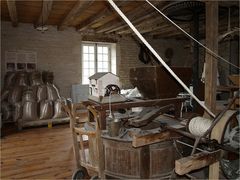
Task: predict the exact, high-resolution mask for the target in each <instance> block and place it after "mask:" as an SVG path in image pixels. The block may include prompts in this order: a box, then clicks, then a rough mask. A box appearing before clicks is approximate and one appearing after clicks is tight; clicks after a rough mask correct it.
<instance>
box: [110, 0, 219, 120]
mask: <svg viewBox="0 0 240 180" xmlns="http://www.w3.org/2000/svg"><path fill="white" fill-rule="evenodd" d="M108 2H109V3H110V4H111V6H112V7H113V8H114V9H115V10H116V11H117V13H118V14H119V15H120V16H121V17H122V18H123V19H124V21H125V22H126V23H127V24H128V25H129V26H130V28H131V29H132V30H133V32H134V33H135V34H136V35H137V36H138V38H139V39H140V40H141V41H142V42H143V43H144V44H145V45H146V46H147V47H148V49H149V50H150V51H151V52H152V53H153V54H154V56H156V58H157V59H158V60H159V61H160V63H161V64H162V65H163V66H164V67H165V68H166V69H167V71H168V72H169V73H170V74H171V75H172V76H173V77H174V78H175V79H176V80H177V81H178V82H179V84H181V86H182V87H183V88H184V89H185V90H186V91H187V92H188V93H189V94H190V95H191V96H192V97H193V98H194V99H195V100H196V101H197V102H198V104H199V105H200V106H202V107H203V108H204V109H205V110H206V111H207V112H208V113H209V114H210V115H211V116H212V117H215V115H214V113H213V112H212V111H211V110H210V109H208V108H207V106H205V105H204V103H202V102H201V101H200V100H199V99H198V98H197V97H196V96H195V95H194V94H193V92H192V91H191V90H190V89H189V88H188V87H187V86H186V85H185V84H184V82H183V81H182V80H181V79H180V78H179V77H178V76H177V75H176V74H175V73H174V72H173V71H172V69H171V68H170V67H169V66H168V65H167V64H166V63H165V62H164V60H163V59H162V58H161V57H160V56H159V55H158V53H157V52H156V51H155V50H154V49H153V48H152V46H151V45H150V44H149V43H148V42H147V41H146V39H145V38H144V37H143V36H142V35H141V34H140V33H139V31H138V30H137V29H136V28H135V27H134V26H133V24H132V23H131V22H130V21H129V19H128V18H127V17H126V16H125V15H124V14H123V12H122V11H121V10H120V9H119V8H118V6H117V5H116V4H115V3H114V2H113V1H112V0H108Z"/></svg>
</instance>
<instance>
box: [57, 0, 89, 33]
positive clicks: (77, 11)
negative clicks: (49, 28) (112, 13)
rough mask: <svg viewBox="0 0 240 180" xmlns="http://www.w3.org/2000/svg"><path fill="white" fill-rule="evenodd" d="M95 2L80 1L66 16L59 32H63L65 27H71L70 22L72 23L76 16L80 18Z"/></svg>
mask: <svg viewBox="0 0 240 180" xmlns="http://www.w3.org/2000/svg"><path fill="white" fill-rule="evenodd" d="M93 2H94V0H88V1H80V0H78V1H77V3H76V4H75V6H74V7H73V8H72V9H71V11H70V12H69V13H68V14H67V16H65V18H64V19H63V21H62V22H61V23H60V24H59V26H58V30H63V29H64V27H65V26H67V25H69V22H70V21H72V20H73V19H74V18H75V17H76V16H80V15H81V14H82V13H83V12H84V10H86V9H87V8H88V7H89V6H90V5H91V4H92V3H93Z"/></svg>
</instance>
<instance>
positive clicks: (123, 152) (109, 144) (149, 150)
mask: <svg viewBox="0 0 240 180" xmlns="http://www.w3.org/2000/svg"><path fill="white" fill-rule="evenodd" d="M103 144H104V151H105V152H104V153H105V171H104V173H105V175H106V176H107V177H112V178H123V179H139V178H144V179H152V178H158V179H159V178H167V177H169V176H170V174H171V172H172V170H173V168H174V161H175V158H176V153H175V148H174V146H173V143H172V141H166V142H162V143H156V144H152V145H148V146H143V147H139V148H133V147H132V142H131V141H119V140H112V139H107V138H103Z"/></svg>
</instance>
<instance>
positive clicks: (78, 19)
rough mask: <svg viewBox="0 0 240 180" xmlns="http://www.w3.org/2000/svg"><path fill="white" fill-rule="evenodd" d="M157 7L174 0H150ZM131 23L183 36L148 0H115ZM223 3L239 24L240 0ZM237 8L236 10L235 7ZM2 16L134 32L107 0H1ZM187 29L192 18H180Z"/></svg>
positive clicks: (36, 22)
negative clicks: (189, 19) (232, 8)
mask: <svg viewBox="0 0 240 180" xmlns="http://www.w3.org/2000/svg"><path fill="white" fill-rule="evenodd" d="M151 2H152V3H153V4H154V5H155V6H157V7H158V9H160V10H161V9H163V8H164V7H166V6H167V5H169V3H173V2H174V1H151ZM115 3H116V4H117V5H118V6H119V7H120V9H121V10H122V11H123V12H124V13H125V14H126V15H127V17H128V18H129V19H130V20H131V21H132V23H133V24H134V25H135V26H136V27H137V28H138V29H139V30H140V32H141V33H143V34H144V35H151V36H155V37H184V35H183V34H182V33H181V32H180V31H179V30H177V29H176V28H175V27H174V26H173V25H171V24H170V23H169V22H167V21H166V20H164V18H162V16H161V15H160V14H158V13H157V11H155V10H154V9H153V8H152V7H151V6H150V5H149V4H148V3H147V2H146V1H127V0H122V1H115ZM220 4H221V6H223V7H225V9H227V8H228V7H233V6H234V7H236V8H234V12H232V13H231V15H232V17H231V18H232V19H231V23H232V24H231V27H233V26H238V24H239V18H238V16H239V4H238V1H230V2H229V1H221V2H220ZM236 9H237V11H236ZM221 13H222V16H221V15H220V22H219V25H220V28H219V30H220V33H221V32H226V30H227V25H228V21H227V20H228V18H227V11H226V10H225V11H222V12H221ZM1 19H2V20H3V21H11V22H12V25H13V26H15V27H16V26H18V24H19V23H31V24H33V25H34V27H37V26H41V25H53V26H56V27H57V28H58V30H60V31H61V30H64V29H66V28H67V27H74V28H76V31H78V32H81V33H96V34H118V35H131V34H133V32H132V31H131V29H129V27H128V26H127V25H126V23H125V22H123V20H122V19H121V18H120V17H119V15H118V14H117V13H116V12H115V11H114V10H113V9H112V8H111V7H110V5H109V3H108V2H107V1H99V0H88V1H85V0H84V1H83V0H65V1H64V0H61V1H59V0H58V1H56V0H35V1H34V0H33V1H29V0H27V1H17V0H1ZM177 23H178V24H179V25H180V26H181V27H182V28H183V29H184V30H186V31H187V32H189V31H190V26H191V22H177ZM204 32H205V17H204V14H202V15H201V16H200V34H202V35H204Z"/></svg>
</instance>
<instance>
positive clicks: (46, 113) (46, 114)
mask: <svg viewBox="0 0 240 180" xmlns="http://www.w3.org/2000/svg"><path fill="white" fill-rule="evenodd" d="M52 117H53V102H52V101H48V100H45V101H41V102H40V119H51V118H52Z"/></svg>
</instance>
